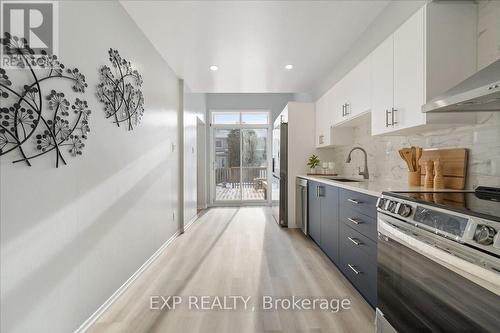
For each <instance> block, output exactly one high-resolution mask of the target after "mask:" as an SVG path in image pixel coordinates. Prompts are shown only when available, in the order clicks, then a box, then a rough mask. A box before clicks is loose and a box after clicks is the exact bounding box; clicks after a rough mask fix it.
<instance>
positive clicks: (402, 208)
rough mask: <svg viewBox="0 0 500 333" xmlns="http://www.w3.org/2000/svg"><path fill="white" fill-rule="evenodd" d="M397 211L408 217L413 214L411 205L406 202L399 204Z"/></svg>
mask: <svg viewBox="0 0 500 333" xmlns="http://www.w3.org/2000/svg"><path fill="white" fill-rule="evenodd" d="M397 213H398V215H400V216H402V217H408V216H410V215H411V206H410V205H407V204H404V203H402V204H399V207H398V211H397Z"/></svg>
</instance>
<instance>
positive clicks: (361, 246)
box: [339, 223, 377, 265]
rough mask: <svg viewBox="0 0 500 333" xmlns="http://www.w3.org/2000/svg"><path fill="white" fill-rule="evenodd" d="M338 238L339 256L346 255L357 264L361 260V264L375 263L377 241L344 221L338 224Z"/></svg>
mask: <svg viewBox="0 0 500 333" xmlns="http://www.w3.org/2000/svg"><path fill="white" fill-rule="evenodd" d="M339 238H340V239H339V242H340V246H341V253H340V255H341V256H348V257H349V258H350V260H353V261H356V263H359V264H361V262H363V265H365V263H366V264H367V265H376V264H377V243H375V242H374V241H372V240H371V239H369V238H368V237H366V236H364V235H362V234H360V233H359V232H357V231H356V230H354V229H352V228H351V227H349V226H348V225H346V224H345V223H341V224H340V233H339Z"/></svg>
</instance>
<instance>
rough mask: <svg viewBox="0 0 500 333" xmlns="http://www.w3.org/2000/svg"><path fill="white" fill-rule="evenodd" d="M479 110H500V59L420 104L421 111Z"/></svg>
mask: <svg viewBox="0 0 500 333" xmlns="http://www.w3.org/2000/svg"><path fill="white" fill-rule="evenodd" d="M481 111H485V112H491V111H500V59H499V60H497V61H495V62H494V63H492V64H491V65H489V66H488V67H485V68H483V69H482V70H480V71H479V72H477V73H476V74H474V75H472V76H471V77H469V78H468V79H466V80H465V81H463V82H462V83H460V84H458V85H457V86H455V87H454V88H452V89H450V90H448V91H447V92H446V93H444V94H443V95H442V96H439V97H438V98H435V99H433V100H432V101H430V102H429V103H427V104H424V105H423V106H422V112H481Z"/></svg>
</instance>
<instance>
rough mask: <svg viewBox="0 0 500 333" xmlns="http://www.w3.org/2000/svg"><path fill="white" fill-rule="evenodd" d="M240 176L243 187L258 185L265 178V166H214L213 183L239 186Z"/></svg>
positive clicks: (233, 186)
mask: <svg viewBox="0 0 500 333" xmlns="http://www.w3.org/2000/svg"><path fill="white" fill-rule="evenodd" d="M240 176H241V183H242V186H243V187H256V186H257V187H259V186H261V184H257V183H256V182H262V181H265V180H266V179H267V167H243V168H238V167H236V168H216V169H215V183H216V184H217V185H222V186H228V185H229V186H230V187H232V188H236V187H240Z"/></svg>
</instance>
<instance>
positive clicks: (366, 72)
mask: <svg viewBox="0 0 500 333" xmlns="http://www.w3.org/2000/svg"><path fill="white" fill-rule="evenodd" d="M346 78H347V80H346V87H347V94H346V96H347V101H346V104H347V105H346V107H347V108H346V111H347V112H346V113H347V116H348V117H355V116H357V115H359V114H361V113H363V112H366V111H369V110H370V108H371V100H370V87H371V84H370V78H371V64H370V58H369V57H366V58H365V59H363V60H362V61H361V62H360V63H359V64H358V65H357V66H356V67H355V68H354V69H353V70H352V71H351V72H350V73H349V74H348V75H347V76H346Z"/></svg>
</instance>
